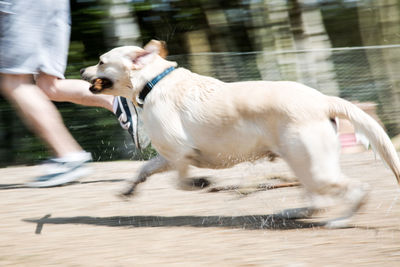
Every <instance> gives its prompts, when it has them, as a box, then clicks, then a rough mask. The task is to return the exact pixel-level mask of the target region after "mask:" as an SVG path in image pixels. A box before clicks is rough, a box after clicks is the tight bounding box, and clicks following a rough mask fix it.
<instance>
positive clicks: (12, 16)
mask: <svg viewBox="0 0 400 267" xmlns="http://www.w3.org/2000/svg"><path fill="white" fill-rule="evenodd" d="M70 28H71V27H70V8H69V1H68V0H57V1H54V0H35V1H30V0H0V73H9V74H38V73H40V72H44V73H46V74H49V75H53V76H56V77H59V78H64V72H65V68H66V64H67V57H68V46H69V37H70Z"/></svg>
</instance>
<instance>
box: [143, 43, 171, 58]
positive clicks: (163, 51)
mask: <svg viewBox="0 0 400 267" xmlns="http://www.w3.org/2000/svg"><path fill="white" fill-rule="evenodd" d="M144 50H146V51H148V52H151V53H157V54H158V55H159V56H160V57H162V58H166V57H167V55H168V50H167V44H166V43H165V42H164V41H157V40H151V41H150V42H148V43H147V44H146V45H145V46H144Z"/></svg>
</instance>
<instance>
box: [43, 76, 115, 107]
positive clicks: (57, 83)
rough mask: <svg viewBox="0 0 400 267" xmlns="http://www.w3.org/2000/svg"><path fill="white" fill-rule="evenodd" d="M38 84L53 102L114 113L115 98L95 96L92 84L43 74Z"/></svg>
mask: <svg viewBox="0 0 400 267" xmlns="http://www.w3.org/2000/svg"><path fill="white" fill-rule="evenodd" d="M36 84H37V85H38V86H39V87H40V88H41V89H42V90H43V92H44V93H45V94H46V95H47V96H48V97H49V98H50V99H51V100H53V101H58V102H72V103H75V104H79V105H84V106H94V107H102V108H105V109H108V110H109V111H111V112H113V110H112V108H113V100H114V96H110V95H95V94H92V93H91V92H90V91H89V86H90V84H89V83H88V82H86V81H83V80H75V79H66V80H59V79H57V78H56V77H54V76H51V75H48V74H45V73H41V74H40V75H39V76H38V77H37V79H36Z"/></svg>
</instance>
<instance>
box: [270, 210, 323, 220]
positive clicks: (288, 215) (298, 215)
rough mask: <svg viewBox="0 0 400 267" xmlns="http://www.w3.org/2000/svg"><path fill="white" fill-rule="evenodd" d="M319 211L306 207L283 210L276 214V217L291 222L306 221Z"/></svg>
mask: <svg viewBox="0 0 400 267" xmlns="http://www.w3.org/2000/svg"><path fill="white" fill-rule="evenodd" d="M317 211H318V210H317V209H315V208H312V207H304V208H294V209H286V210H282V211H281V212H279V213H276V214H275V215H277V216H280V217H283V218H285V219H289V220H295V219H306V218H310V217H311V216H312V215H313V214H314V213H316V212H317Z"/></svg>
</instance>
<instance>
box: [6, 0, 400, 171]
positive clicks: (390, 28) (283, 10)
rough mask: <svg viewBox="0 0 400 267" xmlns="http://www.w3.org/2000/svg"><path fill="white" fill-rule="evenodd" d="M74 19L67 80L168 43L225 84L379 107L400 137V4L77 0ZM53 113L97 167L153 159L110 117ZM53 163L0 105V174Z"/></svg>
mask: <svg viewBox="0 0 400 267" xmlns="http://www.w3.org/2000/svg"><path fill="white" fill-rule="evenodd" d="M71 10H72V35H71V43H70V52H69V62H68V69H67V71H66V77H67V78H79V69H80V68H82V67H84V66H88V65H92V64H95V63H96V62H97V61H98V56H99V55H100V54H102V53H104V52H105V51H107V50H109V49H111V48H113V47H116V46H121V45H139V46H142V45H143V44H145V43H147V42H148V41H149V40H151V39H159V40H165V41H166V42H167V44H168V49H169V59H170V60H174V61H177V62H178V64H179V65H180V66H183V67H187V68H189V69H191V70H192V71H194V72H197V73H200V74H204V75H210V76H214V77H216V78H219V79H221V80H223V81H227V82H230V81H243V80H260V79H263V80H293V81H298V82H302V83H304V84H307V85H309V86H311V87H314V88H316V89H318V90H320V91H321V92H323V93H326V94H330V95H337V96H340V97H343V98H346V99H348V100H351V101H359V102H372V103H375V104H376V113H377V115H378V116H379V118H380V120H381V121H382V122H383V124H384V126H385V128H386V130H387V132H388V133H389V135H390V136H391V137H394V136H397V135H399V134H400V75H399V70H400V0H185V1H183V0H131V1H126V0H73V1H71ZM250 89H251V88H249V90H250ZM56 105H57V107H58V108H59V110H60V111H61V113H62V116H63V118H64V122H65V124H66V125H67V127H68V128H69V130H70V131H71V133H72V134H73V135H74V137H75V138H76V139H77V140H78V142H79V143H80V144H81V145H82V146H83V147H84V149H85V150H87V151H90V152H92V153H93V156H94V160H95V161H109V160H118V159H137V160H139V159H147V158H148V157H151V156H152V155H154V151H152V150H151V149H147V150H146V151H145V152H143V153H140V152H138V151H136V150H135V148H134V146H133V144H132V141H131V139H130V137H129V135H128V134H127V132H126V131H124V130H123V129H122V128H120V126H119V123H118V121H117V120H116V118H115V116H114V115H113V114H112V113H110V112H109V111H106V110H103V109H100V108H91V107H83V106H78V105H74V104H71V103H57V104H56ZM47 157H49V155H48V152H47V149H46V147H45V146H44V144H43V143H42V142H41V141H40V140H39V139H37V138H36V137H35V136H34V135H33V134H31V133H30V132H29V131H28V130H27V129H26V127H25V126H24V125H23V124H22V122H21V121H20V119H19V118H18V117H17V115H16V113H15V111H14V110H13V108H12V107H11V106H10V105H9V104H8V103H7V102H6V101H5V100H4V99H3V98H1V97H0V167H4V166H8V165H14V164H32V163H36V161H40V160H43V159H45V158H47Z"/></svg>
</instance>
